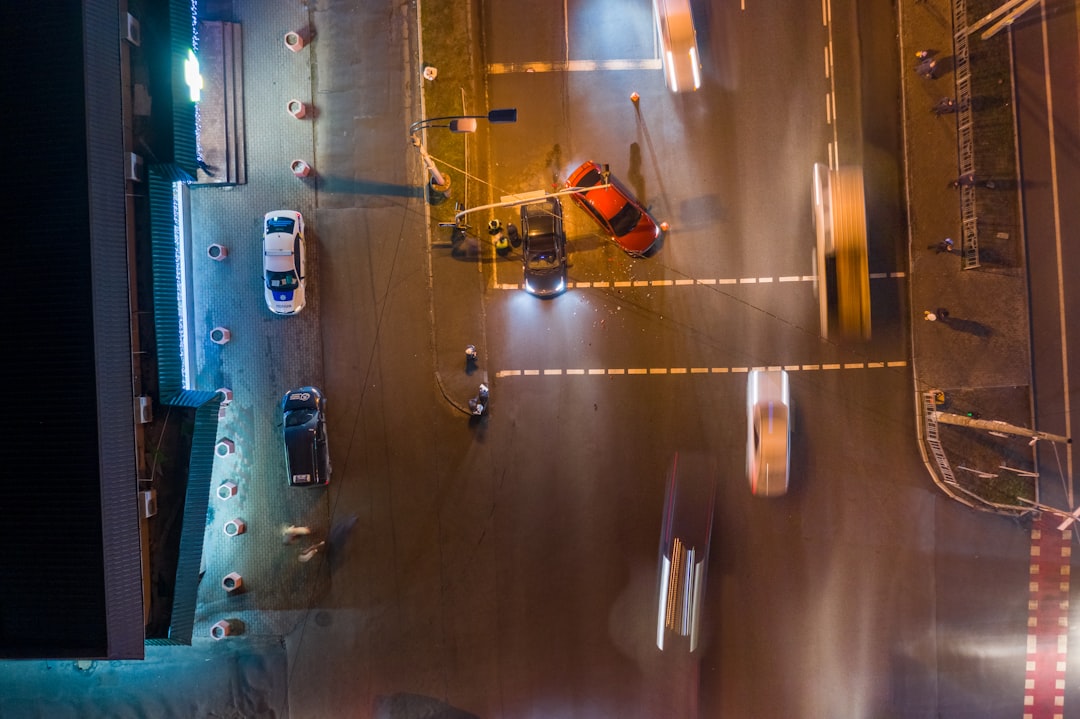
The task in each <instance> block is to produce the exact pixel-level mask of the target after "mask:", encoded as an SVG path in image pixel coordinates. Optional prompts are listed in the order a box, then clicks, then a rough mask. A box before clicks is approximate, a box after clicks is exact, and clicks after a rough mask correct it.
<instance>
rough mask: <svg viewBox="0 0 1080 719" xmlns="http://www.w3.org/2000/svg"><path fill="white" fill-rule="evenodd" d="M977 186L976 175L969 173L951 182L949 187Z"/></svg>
mask: <svg viewBox="0 0 1080 719" xmlns="http://www.w3.org/2000/svg"><path fill="white" fill-rule="evenodd" d="M975 184H976V183H975V173H974V172H968V173H966V174H963V175H960V177H958V178H956V179H955V180H953V181H952V182H950V183H949V187H952V188H957V187H975Z"/></svg>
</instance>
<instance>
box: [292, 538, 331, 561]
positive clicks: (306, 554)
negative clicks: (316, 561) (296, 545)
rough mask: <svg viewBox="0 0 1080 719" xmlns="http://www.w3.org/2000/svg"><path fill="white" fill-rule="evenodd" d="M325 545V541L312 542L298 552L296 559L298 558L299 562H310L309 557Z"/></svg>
mask: <svg viewBox="0 0 1080 719" xmlns="http://www.w3.org/2000/svg"><path fill="white" fill-rule="evenodd" d="M325 546H326V542H319V543H318V544H313V545H311V546H310V547H308V548H307V549H305V550H304V551H302V552H300V554H299V556H297V559H299V560H300V561H301V562H310V561H311V558H312V557H314V556H315V555H316V554H318V553H319V550H320V549H322V548H323V547H325Z"/></svg>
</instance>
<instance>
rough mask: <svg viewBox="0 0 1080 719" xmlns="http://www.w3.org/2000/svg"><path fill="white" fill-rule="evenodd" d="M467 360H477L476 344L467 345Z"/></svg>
mask: <svg viewBox="0 0 1080 719" xmlns="http://www.w3.org/2000/svg"><path fill="white" fill-rule="evenodd" d="M465 361H466V362H475V361H476V345H465Z"/></svg>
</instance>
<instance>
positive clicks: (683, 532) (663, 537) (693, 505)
mask: <svg viewBox="0 0 1080 719" xmlns="http://www.w3.org/2000/svg"><path fill="white" fill-rule="evenodd" d="M715 502H716V470H715V466H714V463H713V462H712V461H711V460H710V458H709V457H708V456H707V455H704V454H698V453H683V452H680V453H679V454H676V455H675V459H674V461H672V463H671V469H670V471H669V472H668V477H667V490H666V492H665V494H664V518H663V522H662V524H661V530H660V567H659V576H658V579H657V617H656V646H657V647H659V648H660V649H661V650H664V649H668V648H670V647H672V646H678V647H681V648H683V649H685V650H686V651H690V652H693V651H695V650H696V649H697V646H698V639H699V636H700V633H701V607H702V604H703V602H704V598H705V577H706V573H707V570H708V567H709V543H710V542H711V540H712V525H713V507H714V504H715Z"/></svg>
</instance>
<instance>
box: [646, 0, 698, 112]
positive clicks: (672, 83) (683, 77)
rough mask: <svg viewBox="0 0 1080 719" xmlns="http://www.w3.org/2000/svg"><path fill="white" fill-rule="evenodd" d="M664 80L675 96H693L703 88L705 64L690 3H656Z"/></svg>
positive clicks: (674, 0)
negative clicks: (684, 94) (688, 94)
mask: <svg viewBox="0 0 1080 719" xmlns="http://www.w3.org/2000/svg"><path fill="white" fill-rule="evenodd" d="M653 13H654V15H655V16H656V30H657V32H658V33H659V34H660V54H661V56H662V60H663V62H664V77H665V79H666V80H667V85H668V87H669V88H671V91H672V92H693V91H694V90H697V89H698V88H699V87H701V61H700V59H699V58H698V48H697V32H695V31H694V17H693V15H692V14H691V13H690V0H653Z"/></svg>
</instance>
